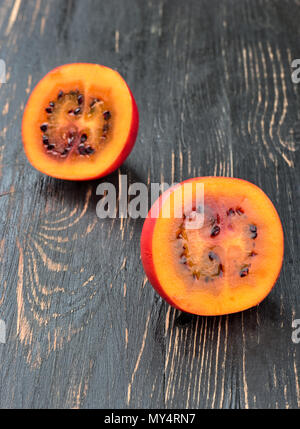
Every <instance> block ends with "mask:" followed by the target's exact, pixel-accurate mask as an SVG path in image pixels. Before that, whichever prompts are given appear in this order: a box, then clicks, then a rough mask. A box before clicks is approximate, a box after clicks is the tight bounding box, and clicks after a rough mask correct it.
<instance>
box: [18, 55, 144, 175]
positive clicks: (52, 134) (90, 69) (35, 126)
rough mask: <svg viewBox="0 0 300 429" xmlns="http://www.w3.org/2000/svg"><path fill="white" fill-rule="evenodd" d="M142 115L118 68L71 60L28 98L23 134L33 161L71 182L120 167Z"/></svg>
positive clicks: (40, 84) (132, 143) (44, 79)
mask: <svg viewBox="0 0 300 429" xmlns="http://www.w3.org/2000/svg"><path fill="white" fill-rule="evenodd" d="M138 124H139V114H138V109H137V105H136V102H135V100H134V97H133V95H132V93H131V91H130V89H129V87H128V85H127V84H126V82H125V81H124V79H123V78H122V77H121V76H120V74H119V73H118V72H116V71H115V70H112V69H110V68H108V67H105V66H101V65H98V64H86V63H77V64H66V65H63V66H60V67H58V68H56V69H54V70H52V71H51V72H49V73H48V74H47V75H46V76H45V77H44V78H43V79H42V80H41V81H40V82H39V83H38V84H37V86H36V87H35V88H34V90H33V91H32V93H31V95H30V97H29V100H28V102H27V105H26V108H25V111H24V115H23V121H22V137H23V144H24V149H25V153H26V155H27V157H28V159H29V161H30V163H31V164H32V165H33V166H34V167H35V168H36V169H38V170H39V171H41V172H43V173H45V174H47V175H49V176H53V177H57V178H60V179H66V180H89V179H96V178H99V177H102V176H105V175H107V174H109V173H111V172H112V171H114V170H116V169H117V168H118V167H119V166H120V165H121V164H122V163H123V162H124V161H125V159H126V158H127V156H128V155H129V153H130V152H131V150H132V148H133V146H134V143H135V140H136V137H137V132H138Z"/></svg>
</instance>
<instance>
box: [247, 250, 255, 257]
mask: <svg viewBox="0 0 300 429" xmlns="http://www.w3.org/2000/svg"><path fill="white" fill-rule="evenodd" d="M256 255H257V253H256V252H254V251H253V250H252V252H250V253H249V256H256Z"/></svg>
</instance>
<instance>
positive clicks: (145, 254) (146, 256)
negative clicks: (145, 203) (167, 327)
mask: <svg viewBox="0 0 300 429" xmlns="http://www.w3.org/2000/svg"><path fill="white" fill-rule="evenodd" d="M202 179H215V180H217V181H220V185H221V186H222V184H221V181H222V180H223V179H225V180H227V179H228V178H226V177H214V176H207V177H197V178H192V179H187V180H185V181H183V182H181V183H179V184H176V185H175V186H173V187H171V188H170V189H169V190H167V191H165V192H164V193H163V194H162V195H161V196H160V197H159V198H158V199H157V200H156V201H155V203H154V204H153V206H152V207H151V209H150V211H149V213H148V216H147V218H146V219H145V222H144V225H143V229H142V234H141V241H140V247H141V260H142V264H143V268H144V271H145V273H146V275H147V277H148V280H149V281H150V283H151V285H152V287H153V288H154V289H155V290H156V292H157V293H158V294H159V295H160V296H161V297H162V298H163V299H164V300H165V301H166V302H167V303H168V304H170V305H171V306H172V307H174V308H177V309H178V310H181V311H184V312H187V313H192V314H197V315H202V316H216V315H225V314H231V313H237V312H240V311H244V310H247V309H248V308H251V307H254V306H256V305H258V304H260V303H261V302H262V301H263V300H264V299H265V298H266V297H267V296H268V294H269V293H270V292H271V290H272V289H273V287H274V285H275V284H276V282H277V279H278V277H279V274H280V270H281V266H282V261H283V254H284V237H283V229H282V224H281V222H280V219H279V216H278V214H277V216H278V220H279V224H280V233H281V235H282V241H281V248H279V249H278V252H281V264H280V266H279V267H277V268H278V275H277V277H276V280H275V281H274V283H273V284H272V285H271V287H269V288H267V289H266V290H265V294H264V296H263V297H262V298H260V299H258V300H257V301H256V302H252V303H251V305H249V306H246V307H243V308H240V309H237V310H236V311H228V312H222V313H219V312H216V311H215V310H214V308H211V310H210V311H209V312H205V313H204V312H201V310H200V311H190V310H189V309H188V308H186V307H185V305H182V304H181V303H180V302H178V300H176V302H175V300H174V298H172V297H171V296H170V295H168V294H167V293H166V291H165V290H164V287H163V285H162V284H161V283H160V280H159V278H158V275H157V268H156V267H155V264H154V258H153V256H154V254H153V246H152V243H153V234H154V229H155V226H156V223H157V222H158V221H159V217H158V218H154V217H152V216H151V215H152V213H157V210H159V208H161V207H162V204H163V202H164V200H165V199H166V198H168V195H169V194H170V193H172V192H173V191H174V190H176V188H178V187H179V186H182V185H183V184H184V183H188V182H193V181H199V180H202ZM232 180H234V181H240V182H244V183H245V182H246V183H247V184H248V185H249V186H250V187H253V188H256V189H257V188H258V187H257V186H256V185H254V184H252V183H250V182H248V181H246V180H244V179H238V178H232ZM258 189H260V188H258ZM260 191H261V192H262V193H263V191H262V190H261V189H260ZM167 193H169V194H168V195H167ZM264 195H265V194H264ZM265 197H266V198H267V199H269V198H268V197H267V196H266V195H265ZM274 210H275V208H274ZM275 211H276V210H275ZM276 213H277V212H276ZM167 269H168V267H166V270H167Z"/></svg>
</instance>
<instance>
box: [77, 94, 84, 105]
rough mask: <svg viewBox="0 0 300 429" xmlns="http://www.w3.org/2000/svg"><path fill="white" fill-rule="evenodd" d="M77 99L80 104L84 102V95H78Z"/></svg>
mask: <svg viewBox="0 0 300 429" xmlns="http://www.w3.org/2000/svg"><path fill="white" fill-rule="evenodd" d="M77 101H78V104H82V103H83V95H81V94H80V95H78V97H77Z"/></svg>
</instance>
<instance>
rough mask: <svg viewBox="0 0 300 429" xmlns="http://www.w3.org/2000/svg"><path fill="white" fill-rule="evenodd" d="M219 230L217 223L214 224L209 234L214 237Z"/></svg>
mask: <svg viewBox="0 0 300 429" xmlns="http://www.w3.org/2000/svg"><path fill="white" fill-rule="evenodd" d="M220 231H221V229H220V227H219V226H218V225H215V226H214V227H213V228H212V230H211V232H210V236H211V237H215V236H216V235H218V234H219V233H220Z"/></svg>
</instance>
